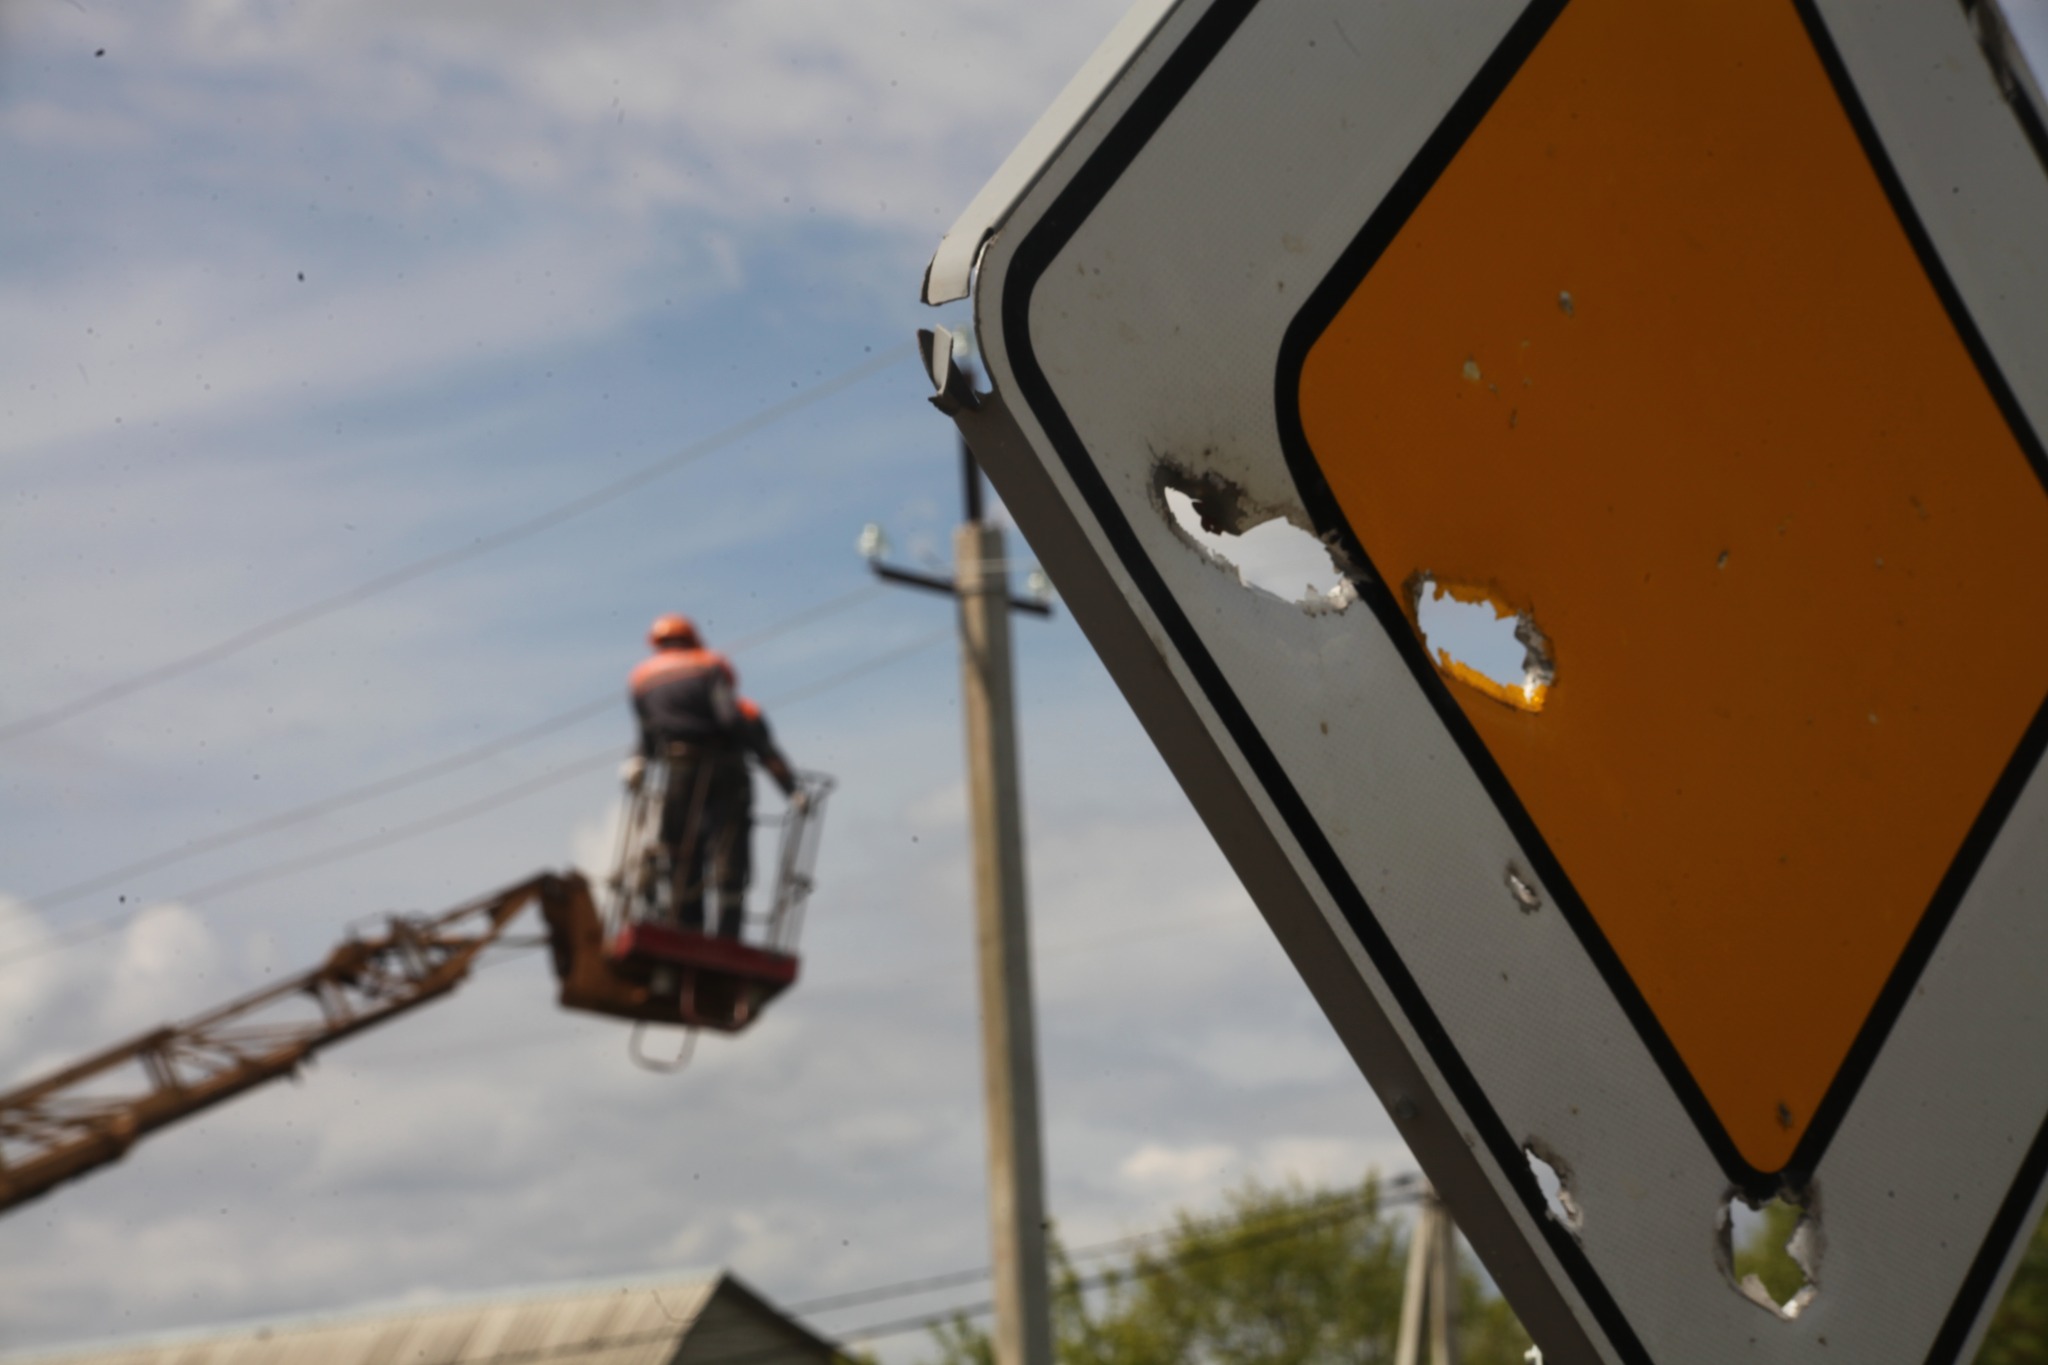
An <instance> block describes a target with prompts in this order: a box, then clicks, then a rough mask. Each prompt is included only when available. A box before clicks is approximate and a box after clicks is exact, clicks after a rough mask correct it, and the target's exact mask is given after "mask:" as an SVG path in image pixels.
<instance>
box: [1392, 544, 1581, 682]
mask: <svg viewBox="0 0 2048 1365" xmlns="http://www.w3.org/2000/svg"><path fill="white" fill-rule="evenodd" d="M1408 593H1409V600H1410V602H1411V603H1412V604H1413V605H1414V608H1415V621H1416V625H1417V626H1418V628H1419V629H1420V630H1421V632H1422V643H1423V646H1424V648H1426V649H1427V650H1428V651H1429V656H1430V659H1431V660H1432V661H1433V662H1434V663H1435V664H1436V666H1437V670H1438V671H1439V672H1441V673H1442V674H1443V675H1444V676H1445V677H1447V678H1449V679H1451V680H1452V681H1453V682H1456V683H1460V684H1462V685H1464V686H1466V687H1469V688H1472V689H1473V690H1474V691H1477V692H1480V693H1483V694H1485V695H1486V696H1488V697H1491V698H1493V700H1495V701H1498V702H1504V703H1506V704H1507V705H1509V706H1512V707H1514V708H1515V709H1516V710H1517V711H1529V712H1536V711H1541V710H1542V709H1543V704H1544V702H1545V701H1546V700H1548V699H1549V696H1550V689H1551V687H1552V685H1553V684H1554V683H1555V682H1556V681H1557V666H1556V661H1555V656H1554V655H1553V654H1552V652H1551V646H1550V637H1549V636H1547V635H1545V634H1544V633H1543V631H1542V629H1541V628H1540V627H1539V626H1538V625H1537V624H1536V618H1535V617H1534V616H1533V615H1532V614H1531V613H1530V612H1528V611H1527V610H1519V611H1518V610H1516V609H1515V608H1514V607H1511V606H1509V605H1508V604H1507V603H1506V602H1503V601H1502V600H1500V598H1499V597H1498V596H1497V595H1496V594H1495V593H1493V592H1492V591H1491V590H1489V589H1486V588H1479V587H1472V586H1469V585H1464V584H1456V583H1441V582H1438V581H1437V579H1436V578H1435V577H1434V576H1432V575H1430V574H1426V573H1424V574H1417V575H1415V576H1414V577H1413V578H1411V579H1409V580H1408Z"/></svg>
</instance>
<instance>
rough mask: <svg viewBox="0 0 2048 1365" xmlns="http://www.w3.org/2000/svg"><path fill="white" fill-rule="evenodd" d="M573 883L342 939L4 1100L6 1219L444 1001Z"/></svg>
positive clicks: (1, 1151) (522, 887) (547, 882)
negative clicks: (515, 926) (334, 1050)
mask: <svg viewBox="0 0 2048 1365" xmlns="http://www.w3.org/2000/svg"><path fill="white" fill-rule="evenodd" d="M573 880H577V881H580V879H573ZM571 881H572V878H565V877H558V876H554V875H552V874H549V875H543V876H539V877H535V878H533V879H531V880H529V881H524V882H521V883H519V884H518V885H517V886H511V887H507V888H506V889H505V890H503V891H499V892H497V893H496V894H494V895H491V896H487V897H485V898H483V899H482V900H477V901H472V902H470V903H469V904H467V905H462V906H458V907H457V908H455V909H453V910H449V911H447V912H445V913H442V914H439V915H433V916H399V915H394V916H392V917H391V918H390V919H389V920H388V921H387V922H386V925H385V927H384V929H383V931H382V932H380V933H377V934H374V935H372V936H369V937H362V938H351V939H349V940H348V941H346V942H344V943H342V944H340V945H339V946H338V947H336V948H335V949H334V951H333V952H331V953H330V954H328V957H327V960H326V961H325V962H324V963H322V964H321V965H320V966H318V967H316V968H314V969H313V970H312V971H309V972H307V973H305V974H304V975H302V976H299V977H296V978H294V979H292V980H290V981H286V982H283V983H281V984H279V985H276V986H272V987H269V988H268V989H265V990H261V991H257V992H255V993H254V994H251V995H246V996H244V997H242V998H241V999H240V1000H236V1001H234V1002H232V1003H231V1004H227V1005H223V1006H221V1007H220V1008H218V1009H215V1010H212V1011H211V1012H209V1013H206V1014H202V1015H199V1016H197V1017H196V1018H193V1019H189V1020H186V1021H185V1022H184V1023H181V1024H172V1025H169V1026H167V1027H164V1028H159V1029H155V1030H153V1031H151V1032H149V1033H145V1034H142V1035H140V1036H139V1037H135V1038H131V1039H129V1040H128V1041H127V1042H124V1043H121V1044H119V1045H117V1046H115V1047H111V1048H108V1049H107V1050H106V1051H104V1052H101V1053H99V1054H98V1055H96V1056H93V1057H89V1058H87V1059H86V1060H84V1061H82V1062H79V1063H77V1064H76V1065H74V1066H70V1067H66V1068H65V1069H64V1070H62V1071H59V1072H57V1073H56V1074H54V1075H51V1076H46V1077H44V1078H42V1079H41V1080H38V1081H35V1082H32V1083H31V1084H28V1085H25V1086H22V1087H21V1088H19V1089H17V1090H15V1091H13V1092H11V1093H8V1094H4V1095H0V1210H6V1209H9V1208H12V1207H13V1206H14V1205H16V1204H19V1203H21V1202H23V1201H24V1200H28V1199H33V1198H34V1197H36V1196H37V1195H39V1194H42V1193H44V1192H45V1191H47V1190H49V1189H50V1188H51V1187H52V1186H54V1185H58V1184H61V1183H62V1182H64V1181H66V1180H70V1179H73V1178H75V1177H77V1176H80V1175H84V1174H85V1173H87V1172H88V1171H91V1170H94V1169H96V1168H97V1167H100V1166H104V1165H106V1164H107V1163H109V1162H113V1161H118V1160H120V1158H121V1157H122V1156H123V1155H124V1154H125V1153H126V1152H127V1150H128V1148H129V1147H130V1146H132V1145H133V1144H134V1143H135V1141H136V1139H137V1138H140V1137H142V1136H143V1135H144V1134H146V1133H149V1132H153V1131H154V1130H156V1129H158V1128H161V1127H163V1126H164V1125H166V1124H169V1123H174V1122H176V1121H177V1120H179V1119H181V1118H184V1117H186V1116H187V1115H190V1114H194V1113H197V1112H198V1111H199V1110H202V1109H206V1108H208V1107H210V1106H212V1105H215V1104H218V1103H220V1102H221V1101H222V1100H225V1099H229V1098H231V1097H233V1096H235V1095H238V1094H240V1093H242V1092H243V1091H244V1090H248V1089H250V1088H251V1087H253V1086H258V1085H261V1084H263V1083H264V1082H265V1081H272V1080H276V1079H278V1078H279V1077H281V1076H289V1075H291V1074H293V1073H294V1072H295V1071H297V1070H298V1067H299V1064H300V1063H301V1062H303V1061H305V1060H306V1059H307V1058H308V1057H311V1056H312V1055H313V1054H314V1053H315V1052H317V1051H318V1050H319V1049H320V1048H322V1047H325V1046H326V1045H327V1044H329V1043H332V1042H337V1041H339V1040H340V1039H343V1038H346V1037H348V1036H349V1035H350V1034H352V1033H359V1032H361V1031H362V1030H363V1029H366V1028H369V1027H370V1026H371V1025H373V1024H381V1023H383V1022H384V1021H385V1020H386V1019H390V1018H392V1017H394V1016H396V1015H400V1014H404V1013H405V1012H406V1011H408V1010H410V1009H413V1008H415V1007H416V1006H419V1005H424V1004H426V1003H427V1002H428V1001H429V1000H433V999H435V998H436V997H438V996H441V995H445V994H447V993H448V992H449V991H451V990H453V989H454V988H455V987H456V986H457V985H458V984H460V983H461V981H462V980H463V978H464V977H466V976H468V975H469V971H470V968H471V967H472V966H473V965H474V964H475V962H476V959H477V956H478V954H480V953H482V952H483V951H484V949H486V948H488V947H489V946H490V945H491V944H492V943H493V942H495V941H496V940H497V939H498V937H499V936H500V935H501V934H502V933H503V932H504V930H505V926H506V925H507V924H508V923H510V922H511V920H512V918H513V917H514V916H515V915H517V914H518V913H519V912H520V911H521V910H522V909H524V908H525V906H526V904H527V903H528V902H529V901H533V900H536V899H538V900H539V901H541V902H542V908H543V910H545V911H547V912H549V919H550V921H553V920H554V919H555V918H556V917H557V915H556V912H558V911H559V910H560V908H561V906H562V904H563V903H564V902H565V901H566V900H568V899H569V897H570V896H571V895H572V894H573V892H572V888H571V885H570V883H571ZM575 889H580V887H578V888H575ZM584 900H585V903H587V900H588V897H587V893H586V895H585V897H584Z"/></svg>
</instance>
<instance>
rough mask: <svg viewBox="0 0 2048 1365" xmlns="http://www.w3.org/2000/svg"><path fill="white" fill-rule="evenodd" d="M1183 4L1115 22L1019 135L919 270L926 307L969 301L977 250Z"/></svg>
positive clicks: (1140, 9)
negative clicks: (1016, 141) (1054, 95)
mask: <svg viewBox="0 0 2048 1365" xmlns="http://www.w3.org/2000/svg"><path fill="white" fill-rule="evenodd" d="M1180 3H1181V0H1137V3H1136V4H1134V5H1132V6H1131V8H1130V9H1129V11H1127V12H1126V13H1125V15H1124V17H1123V18H1122V19H1120V20H1118V21H1117V25H1116V27H1115V28H1113V29H1111V30H1110V31H1109V36H1108V37H1106V38H1104V39H1103V40H1102V43H1101V45H1100V46H1099V47H1097V48H1096V49H1095V51H1094V53H1093V55H1091V56H1090V57H1089V58H1088V60H1087V61H1086V62H1084V63H1083V64H1082V66H1081V69H1080V70H1079V71H1077V72H1075V73H1074V78H1073V79H1072V80H1070V81H1068V82H1067V85H1066V88H1065V89H1064V90H1062V91H1060V93H1059V96H1058V98H1056V99H1055V100H1053V102H1052V104H1051V106H1050V107H1048V108H1047V109H1046V111H1045V112H1044V113H1043V114H1041V115H1039V117H1038V122H1036V123H1034V124H1032V125H1031V131H1029V132H1027V133H1026V134H1024V137H1023V140H1022V141H1020V142H1018V144H1017V146H1016V148H1015V150H1013V151H1012V152H1011V153H1010V154H1009V156H1007V157H1006V158H1004V160H1003V164H1002V166H1001V167H1000V168H998V169H997V171H996V173H995V174H994V175H993V176H991V177H990V178H989V181H988V183H987V184H985V185H983V186H982V187H981V190H980V192H979V193H977V194H976V195H975V196H974V198H973V199H972V200H970V201H969V202H968V205H967V207H966V208H965V209H963V210H962V211H961V213H960V217H959V218H958V219H956V220H955V221H954V223H953V226H952V227H950V228H948V229H947V230H946V235H945V236H944V237H942V238H940V239H939V248H938V250H937V251H935V252H933V253H932V259H931V261H930V263H929V264H927V265H926V266H925V268H924V301H925V302H926V303H928V304H933V305H937V304H941V303H953V302H955V301H956V300H959V299H964V298H966V297H967V294H968V291H969V290H970V289H971V288H972V287H973V284H974V269H975V266H976V265H977V264H978V263H979V261H980V260H981V247H982V243H984V242H986V241H987V240H988V239H989V238H990V237H991V236H993V235H994V234H995V232H996V230H997V229H998V228H1000V227H1001V226H1002V225H1003V221H1004V220H1005V219H1006V218H1008V217H1009V216H1010V210H1011V209H1013V208H1015V207H1016V205H1017V201H1018V200H1020V199H1022V198H1023V197H1024V195H1025V193H1026V192H1027V191H1029V190H1030V188H1031V187H1032V186H1033V185H1035V184H1036V183H1038V178H1039V177H1040V176H1041V175H1043V174H1044V173H1045V169H1046V167H1047V166H1049V165H1051V164H1052V161H1053V158H1055V157H1057V156H1058V155H1059V154H1060V152H1061V150H1062V149H1063V148H1065V147H1066V145H1067V143H1068V142H1070V141H1071V140H1072V139H1073V136H1074V134H1075V133H1076V132H1078V131H1080V128H1081V125H1082V124H1083V123H1085V122H1087V120H1088V116H1089V115H1090V114H1092V113H1094V112H1095V107H1096V106H1097V105H1099V104H1100V103H1102V99H1103V96H1105V95H1107V94H1108V93H1109V89H1110V87H1111V86H1113V85H1115V84H1116V82H1117V79H1118V77H1120V76H1122V75H1123V74H1124V72H1125V71H1126V70H1127V69H1129V67H1130V65H1131V63H1132V62H1133V61H1135V60H1136V59H1137V56H1138V53H1139V52H1141V51H1143V50H1144V47H1145V44H1146V43H1147V42H1149V41H1151V38H1152V35H1153V34H1154V33H1157V32H1158V31H1159V27H1160V25H1162V24H1164V23H1165V22H1166V20H1167V18H1168V17H1169V16H1170V15H1171V14H1172V13H1173V11H1174V9H1175V8H1176V7H1177V6H1178V5H1179V4H1180Z"/></svg>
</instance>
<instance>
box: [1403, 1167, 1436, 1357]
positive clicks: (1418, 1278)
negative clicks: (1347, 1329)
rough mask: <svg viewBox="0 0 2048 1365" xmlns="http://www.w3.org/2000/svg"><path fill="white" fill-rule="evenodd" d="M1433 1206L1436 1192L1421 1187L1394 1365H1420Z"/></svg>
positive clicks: (1433, 1258) (1409, 1244) (1431, 1258)
mask: <svg viewBox="0 0 2048 1365" xmlns="http://www.w3.org/2000/svg"><path fill="white" fill-rule="evenodd" d="M1435 1206H1436V1191H1435V1190H1433V1189H1430V1188H1428V1187H1426V1186H1425V1187H1424V1189H1423V1192H1422V1210H1421V1212H1420V1213H1418V1214H1417V1215H1416V1218H1415V1231H1413V1232H1411V1233H1410V1234H1409V1235H1408V1278H1407V1282H1406V1283H1405V1284H1404V1285H1403V1286H1402V1287H1401V1327H1400V1331H1399V1333H1398V1335H1396V1337H1395V1338H1394V1365H1422V1323H1423V1317H1422V1312H1423V1308H1424V1306H1425V1305H1426V1304H1427V1303H1428V1300H1429V1281H1430V1273H1429V1272H1430V1267H1431V1265H1432V1264H1433V1263H1434V1262H1435V1259H1436V1258H1435V1257H1434V1256H1432V1255H1431V1254H1430V1236H1431V1234H1432V1233H1433V1232H1434V1231H1435V1228H1434V1226H1433V1225H1432V1222H1431V1219H1430V1210H1431V1209H1433V1208H1434V1207H1435Z"/></svg>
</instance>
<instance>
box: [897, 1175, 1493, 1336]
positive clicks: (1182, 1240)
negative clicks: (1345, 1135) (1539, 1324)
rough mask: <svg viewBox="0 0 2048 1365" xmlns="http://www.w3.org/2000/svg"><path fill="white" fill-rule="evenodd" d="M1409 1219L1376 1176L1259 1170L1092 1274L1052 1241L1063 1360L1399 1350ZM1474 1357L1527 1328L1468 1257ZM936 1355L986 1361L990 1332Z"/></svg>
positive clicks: (957, 1332)
mask: <svg viewBox="0 0 2048 1365" xmlns="http://www.w3.org/2000/svg"><path fill="white" fill-rule="evenodd" d="M1407 1254H1408V1222H1407V1220H1406V1219H1405V1218H1402V1217H1400V1216H1398V1215H1395V1214H1390V1213H1389V1212H1387V1211H1386V1210H1385V1209H1383V1208H1382V1206H1381V1201H1380V1196H1379V1188H1378V1183H1377V1181H1376V1180H1374V1179H1372V1178H1368V1179H1367V1180H1366V1181H1365V1183H1364V1184H1363V1185H1361V1186H1358V1187H1354V1188H1352V1189H1340V1190H1317V1189H1307V1188H1304V1187H1302V1186H1300V1185H1296V1184H1289V1185H1285V1186H1279V1187H1269V1186H1263V1185H1260V1184H1258V1183H1256V1182H1253V1183H1251V1184H1247V1185H1245V1186H1244V1187H1242V1188H1241V1189H1238V1190H1236V1191H1234V1192H1232V1193H1231V1194H1230V1195H1229V1196H1227V1199H1226V1207H1225V1209H1224V1211H1223V1212H1222V1213H1220V1214H1215V1215H1208V1216H1200V1215H1196V1214H1192V1213H1187V1212H1182V1213H1181V1214H1179V1215H1178V1216H1177V1217H1176V1218H1175V1220H1174V1226H1173V1228H1172V1230H1171V1231H1170V1232H1169V1233H1167V1234H1166V1235H1165V1236H1164V1237H1163V1238H1162V1239H1160V1241H1159V1242H1158V1243H1156V1244H1154V1246H1153V1247H1152V1248H1151V1249H1149V1250H1146V1251H1143V1252H1140V1253H1139V1254H1138V1255H1137V1256H1136V1257H1135V1258H1134V1259H1133V1260H1132V1261H1131V1262H1130V1263H1129V1264H1128V1265H1127V1266H1125V1267H1123V1268H1122V1269H1120V1270H1118V1271H1116V1272H1113V1273H1106V1274H1096V1275H1091V1274H1089V1273H1087V1272H1086V1271H1085V1270H1084V1269H1081V1268H1077V1266H1076V1265H1075V1264H1074V1263H1073V1262H1072V1261H1071V1260H1070V1259H1069V1258H1068V1257H1067V1256H1066V1254H1065V1253H1064V1252H1063V1251H1061V1250H1060V1249H1059V1248H1058V1247H1057V1245H1055V1248H1054V1263H1053V1264H1054V1274H1055V1285H1054V1308H1053V1316H1054V1324H1053V1328H1054V1335H1055V1338H1056V1340H1055V1349H1056V1354H1057V1356H1058V1358H1059V1362H1060V1365H1384V1363H1385V1362H1390V1361H1392V1360H1393V1358H1394V1344H1395V1335H1396V1333H1397V1331H1398V1330H1399V1325H1400V1319H1401V1294H1402V1286H1403V1282H1404V1276H1405V1268H1406V1263H1407ZM1462 1280H1463V1283H1462V1286H1461V1289H1460V1294H1459V1330H1460V1348H1461V1355H1462V1359H1463V1361H1464V1363H1465V1365H1521V1361H1522V1358H1523V1353H1524V1352H1525V1351H1526V1350H1527V1349H1528V1346H1529V1339H1528V1337H1527V1336H1526V1335H1525V1334H1524V1333H1523V1332H1522V1329H1521V1326H1520V1324H1518V1323H1517V1322H1516V1321H1515V1319H1514V1315H1513V1314H1512V1313H1511V1312H1509V1310H1508V1307H1507V1305H1506V1304H1505V1303H1504V1302H1503V1301H1502V1300H1501V1299H1500V1297H1499V1296H1498V1295H1497V1294H1495V1293H1493V1292H1491V1290H1490V1289H1489V1288H1488V1287H1487V1286H1486V1285H1485V1283H1484V1282H1483V1281H1482V1279H1481V1278H1480V1276H1479V1274H1478V1272H1477V1271H1476V1269H1475V1268H1473V1267H1472V1265H1471V1264H1470V1263H1469V1262H1466V1263H1465V1268H1464V1272H1463V1276H1462ZM934 1338H935V1341H936V1343H937V1345H938V1348H939V1357H938V1361H937V1362H936V1365H989V1363H990V1362H991V1360H992V1352H991V1350H990V1347H989V1341H988V1337H987V1335H986V1333H984V1332H983V1331H982V1330H981V1329H980V1328H978V1327H977V1326H975V1325H973V1324H971V1323H969V1322H967V1321H965V1320H964V1319H963V1320H956V1321H954V1322H953V1323H951V1324H948V1325H947V1326H945V1327H944V1328H942V1329H940V1330H938V1331H936V1332H935V1333H934Z"/></svg>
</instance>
